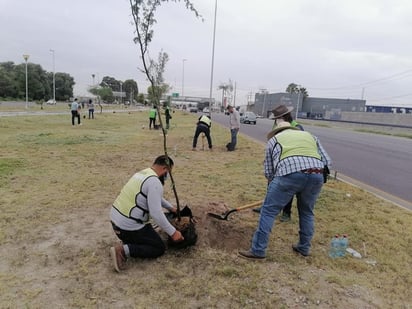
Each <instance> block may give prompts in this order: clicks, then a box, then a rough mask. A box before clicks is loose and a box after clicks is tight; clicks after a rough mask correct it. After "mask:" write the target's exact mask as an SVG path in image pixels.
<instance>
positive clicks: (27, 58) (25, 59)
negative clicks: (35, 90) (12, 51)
mask: <svg viewBox="0 0 412 309" xmlns="http://www.w3.org/2000/svg"><path fill="white" fill-rule="evenodd" d="M29 57H30V55H27V54H26V55H23V58H24V61H25V62H26V109H28V108H29V87H28V81H27V60H29Z"/></svg>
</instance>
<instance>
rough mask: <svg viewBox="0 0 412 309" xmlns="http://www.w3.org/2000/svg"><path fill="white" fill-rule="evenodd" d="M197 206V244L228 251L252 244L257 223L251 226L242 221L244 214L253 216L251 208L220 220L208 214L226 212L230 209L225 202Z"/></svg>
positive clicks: (195, 214)
mask: <svg viewBox="0 0 412 309" xmlns="http://www.w3.org/2000/svg"><path fill="white" fill-rule="evenodd" d="M195 208H196V213H194V216H195V218H196V220H197V224H196V231H197V233H198V236H199V237H198V242H197V246H200V247H209V248H214V249H219V250H224V251H227V252H231V251H234V250H236V251H237V250H240V249H247V248H248V247H249V246H250V241H251V238H252V235H253V232H254V230H255V228H256V225H254V226H250V227H249V226H245V224H242V222H241V221H242V218H243V217H244V216H247V217H249V216H253V214H252V211H251V210H250V209H249V210H244V211H242V212H239V213H237V212H235V213H232V214H230V215H229V216H228V220H219V219H216V218H213V217H210V216H208V214H207V213H208V212H211V213H216V214H224V213H225V212H227V211H228V210H230V208H228V207H227V205H226V204H225V203H216V202H210V203H208V204H206V205H202V206H201V207H199V206H196V207H195ZM254 216H255V217H256V219H257V218H258V217H257V216H256V214H255V215H254Z"/></svg>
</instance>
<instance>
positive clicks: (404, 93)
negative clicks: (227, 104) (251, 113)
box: [0, 0, 412, 106]
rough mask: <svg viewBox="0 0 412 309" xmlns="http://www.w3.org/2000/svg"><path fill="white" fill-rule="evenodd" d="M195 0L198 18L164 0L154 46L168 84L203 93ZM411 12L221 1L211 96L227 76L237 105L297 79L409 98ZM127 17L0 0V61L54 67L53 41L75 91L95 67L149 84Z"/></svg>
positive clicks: (37, 0) (209, 15) (202, 44)
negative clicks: (164, 59) (163, 58)
mask: <svg viewBox="0 0 412 309" xmlns="http://www.w3.org/2000/svg"><path fill="white" fill-rule="evenodd" d="M192 2H193V3H194V4H195V7H196V8H197V9H198V11H199V12H200V14H201V15H202V16H203V18H204V21H202V20H201V19H197V18H196V17H195V16H194V14H193V13H191V12H190V11H188V10H186V9H185V8H184V5H183V3H173V2H172V3H168V4H165V5H164V6H162V7H161V9H160V10H159V11H158V12H157V20H158V23H157V25H156V27H155V35H154V38H153V42H152V44H151V45H150V51H151V55H153V56H154V57H155V58H157V54H158V52H159V51H160V49H163V50H164V51H165V52H167V53H168V54H169V57H170V60H169V62H168V64H167V68H166V72H165V77H166V82H167V83H168V84H170V85H171V86H172V87H173V88H172V92H178V93H180V94H182V92H184V95H185V96H203V97H209V92H210V81H211V67H212V65H211V60H212V43H213V21H214V11H215V0H193V1H192ZM411 16H412V1H410V0H356V1H355V0H345V1H341V0H339V1H338V0H254V1H243V0H218V5H217V19H216V36H215V39H216V42H215V52H214V55H215V61H214V74H213V84H212V91H213V93H212V94H213V97H214V98H216V99H217V100H221V93H222V92H221V91H219V90H218V89H217V88H218V86H219V84H222V83H227V82H228V81H229V79H230V80H232V81H233V83H234V84H235V85H236V105H243V104H246V101H247V96H248V93H253V94H254V93H255V92H259V91H260V89H266V90H268V91H269V92H282V91H285V89H286V87H287V85H288V84H289V83H292V82H294V83H296V84H300V85H302V86H303V87H306V88H307V91H308V93H309V95H310V96H313V97H332V98H345V99H346V98H351V99H360V98H362V95H363V97H364V99H366V100H367V104H369V105H407V106H412V17H411ZM131 21H132V17H131V13H130V8H129V1H128V0H71V1H62V0H0V34H1V35H0V39H1V45H0V62H5V61H13V62H14V63H16V64H18V63H24V60H23V57H22V55H23V54H26V53H27V54H29V55H30V58H29V62H33V63H36V64H40V65H41V66H42V67H43V69H45V70H46V71H49V72H52V71H53V55H52V52H50V49H53V50H54V51H55V53H54V55H55V71H56V72H66V73H69V74H70V75H71V76H73V77H74V79H75V82H76V85H75V95H85V94H87V88H88V87H89V86H91V85H92V83H93V79H92V74H95V75H96V77H95V83H97V82H98V81H100V80H101V79H102V78H103V77H104V76H106V75H108V76H112V77H114V78H116V79H118V80H123V81H124V80H126V79H134V80H136V81H137V83H138V86H139V90H140V91H143V92H146V89H147V85H148V84H147V82H146V80H145V77H144V76H143V75H142V74H141V73H140V72H139V70H138V68H139V67H141V62H140V58H139V53H138V48H137V46H136V45H135V44H134V43H133V36H134V28H133V25H132V24H131ZM183 59H186V61H183ZM183 68H184V69H183ZM183 77H184V79H183ZM183 80H184V82H183ZM253 97H254V96H253Z"/></svg>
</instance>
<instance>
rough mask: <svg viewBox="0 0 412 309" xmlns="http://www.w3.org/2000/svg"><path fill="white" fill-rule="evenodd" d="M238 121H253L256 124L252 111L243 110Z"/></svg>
mask: <svg viewBox="0 0 412 309" xmlns="http://www.w3.org/2000/svg"><path fill="white" fill-rule="evenodd" d="M240 123H253V124H256V115H255V113H253V112H245V113H244V114H243V115H242V116H240Z"/></svg>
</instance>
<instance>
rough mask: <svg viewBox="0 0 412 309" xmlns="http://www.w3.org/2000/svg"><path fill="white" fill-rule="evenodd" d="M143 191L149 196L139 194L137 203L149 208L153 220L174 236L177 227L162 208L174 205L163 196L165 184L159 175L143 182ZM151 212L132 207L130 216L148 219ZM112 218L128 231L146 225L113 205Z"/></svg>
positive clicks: (170, 207) (169, 207) (118, 225)
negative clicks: (122, 212)
mask: <svg viewBox="0 0 412 309" xmlns="http://www.w3.org/2000/svg"><path fill="white" fill-rule="evenodd" d="M141 191H142V192H143V194H145V195H146V196H147V198H145V197H144V196H143V195H142V194H139V195H138V197H137V204H138V205H139V206H140V207H142V208H144V209H146V210H148V212H149V214H150V217H152V219H153V221H154V222H155V223H156V224H157V225H158V226H159V227H160V228H161V229H162V230H163V231H165V232H166V234H168V235H169V236H172V235H173V234H174V233H175V231H176V229H175V228H174V227H173V225H171V224H170V222H169V221H168V220H167V218H166V216H165V214H164V213H163V211H162V208H165V209H168V210H170V209H172V207H173V206H172V205H171V204H170V203H169V202H168V201H167V200H165V199H164V198H163V197H162V196H163V185H162V183H161V182H160V180H159V179H158V178H157V177H149V178H148V179H146V181H145V182H144V183H143V186H142V190H141ZM149 214H148V213H144V212H143V211H142V210H141V209H139V208H136V207H135V208H133V209H132V212H131V214H130V216H131V217H133V218H139V219H142V220H143V221H146V220H148V218H149V217H148V216H149ZM110 219H111V221H112V222H113V223H114V224H115V225H116V226H117V227H119V228H121V229H122V230H126V231H136V230H140V229H142V228H143V227H144V223H139V222H137V221H136V220H134V219H131V218H127V217H125V216H123V215H122V214H121V213H120V212H118V211H117V210H116V208H114V207H113V206H112V207H111V210H110Z"/></svg>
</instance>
